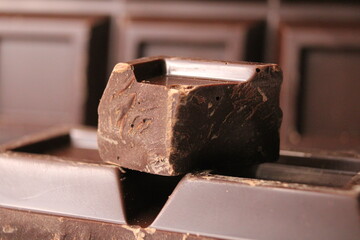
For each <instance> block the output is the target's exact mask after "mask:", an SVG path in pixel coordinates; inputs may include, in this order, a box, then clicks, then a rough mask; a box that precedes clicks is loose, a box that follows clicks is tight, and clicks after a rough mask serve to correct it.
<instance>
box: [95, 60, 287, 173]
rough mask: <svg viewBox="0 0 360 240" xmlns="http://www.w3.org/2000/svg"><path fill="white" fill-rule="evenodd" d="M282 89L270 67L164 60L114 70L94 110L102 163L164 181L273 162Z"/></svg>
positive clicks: (275, 69) (278, 76) (279, 78)
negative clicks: (166, 177)
mask: <svg viewBox="0 0 360 240" xmlns="http://www.w3.org/2000/svg"><path fill="white" fill-rule="evenodd" d="M281 82H282V72H281V70H280V68H279V67H278V65H276V64H260V63H259V64H256V63H230V62H220V61H202V60H192V59H183V58H166V57H165V58H163V57H158V58H143V59H139V60H135V61H133V62H129V63H119V64H117V65H116V66H115V68H114V70H113V72H112V74H111V77H110V79H109V82H108V85H107V87H106V89H105V91H104V93H103V96H102V98H101V101H100V105H99V108H98V112H99V126H98V144H99V152H100V156H101V158H102V159H103V160H104V161H105V162H108V163H112V164H116V165H119V166H122V167H125V168H129V169H133V170H138V171H143V172H148V173H153V174H159V175H168V176H171V175H179V174H183V173H187V172H191V171H194V170H198V169H216V170H217V171H219V172H234V171H235V172H236V171H237V170H239V169H241V168H242V166H244V165H249V164H253V163H260V162H264V161H275V160H276V159H277V158H278V155H279V127H280V123H281V117H282V113H281V110H280V108H279V92H280V85H281Z"/></svg>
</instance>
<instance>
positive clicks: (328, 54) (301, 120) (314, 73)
mask: <svg viewBox="0 0 360 240" xmlns="http://www.w3.org/2000/svg"><path fill="white" fill-rule="evenodd" d="M281 46H282V48H281V55H280V58H281V59H280V60H281V66H282V67H283V69H284V83H283V86H282V90H281V108H282V110H283V112H284V118H283V124H282V127H281V147H282V148H283V149H298V150H300V149H302V150H304V149H308V150H305V151H309V149H322V150H326V151H336V152H339V151H344V152H345V151H347V152H357V153H360V128H359V126H360V125H359V121H360V108H359V104H358V102H359V97H358V89H359V88H360V81H359V80H360V78H359V74H360V71H359V68H358V66H359V61H360V24H359V22H358V21H355V22H348V23H344V22H341V21H338V22H334V21H332V22H327V23H324V22H322V23H321V22H315V21H312V22H306V23H304V22H297V23H293V22H285V23H283V24H282V28H281Z"/></svg>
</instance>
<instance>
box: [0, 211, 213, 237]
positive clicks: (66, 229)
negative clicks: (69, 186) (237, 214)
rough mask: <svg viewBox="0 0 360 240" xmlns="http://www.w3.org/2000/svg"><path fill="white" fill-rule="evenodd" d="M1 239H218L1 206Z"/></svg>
mask: <svg viewBox="0 0 360 240" xmlns="http://www.w3.org/2000/svg"><path fill="white" fill-rule="evenodd" d="M0 239H2V240H15V239H16V240H29V239H42V240H75V239H94V240H100V239H101V240H110V239H111V240H112V239H117V240H121V239H124V240H131V239H134V240H144V239H147V240H151V239H163V240H167V239H169V240H170V239H174V240H176V239H178V240H183V239H187V240H192V239H209V240H210V239H215V238H209V237H202V236H196V235H194V234H187V233H177V232H167V231H161V230H157V229H155V228H140V227H136V226H129V225H119V224H110V223H103V222H97V221H87V220H81V219H76V218H69V217H60V216H53V215H45V214H38V213H33V212H27V211H17V210H11V209H6V208H0Z"/></svg>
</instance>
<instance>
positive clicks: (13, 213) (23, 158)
mask: <svg viewBox="0 0 360 240" xmlns="http://www.w3.org/2000/svg"><path fill="white" fill-rule="evenodd" d="M60 130H61V131H60ZM60 130H59V129H57V130H49V131H47V132H43V133H42V134H37V135H31V136H28V137H25V138H24V139H23V140H21V141H17V142H13V143H12V144H8V145H7V146H6V147H1V149H2V150H3V151H6V152H3V153H0V173H1V174H0V182H1V183H2V186H1V188H0V216H1V228H0V238H1V239H39V238H41V239H63V238H80V239H82V238H93V239H102V238H105V239H108V238H112V237H113V238H116V239H219V238H221V239H354V240H355V239H359V237H360V228H359V224H360V218H359V205H358V199H359V183H360V182H359V174H358V172H359V171H360V161H359V158H358V157H357V158H356V157H355V156H354V157H349V156H348V157H346V158H344V157H339V156H331V155H330V154H326V156H324V155H316V154H313V153H308V152H307V153H304V152H292V151H282V152H281V156H280V159H279V160H278V161H277V162H275V163H262V164H259V165H256V171H254V167H255V166H250V167H243V169H242V170H243V173H242V174H241V175H239V176H237V177H234V176H226V175H219V174H217V173H216V172H209V171H207V172H200V173H192V174H187V175H185V176H178V177H169V176H159V175H154V174H148V173H142V172H138V171H132V170H126V171H124V170H123V169H121V168H118V167H116V166H114V165H108V164H106V163H104V162H103V161H102V160H101V159H100V158H99V156H97V155H95V154H94V153H96V151H97V147H96V132H95V131H94V130H93V131H90V130H88V129H68V130H67V131H66V130H65V129H60ZM90 157H91V159H87V158H90ZM314 160H315V161H314ZM325 162H328V163H329V164H323V163H325ZM293 163H296V164H297V166H293V165H292V164H293ZM328 180H331V181H328ZM339 219H341V221H339ZM44 224H45V225H46V228H44ZM284 226H286V227H285V228H284ZM90 236H91V237H90Z"/></svg>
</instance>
